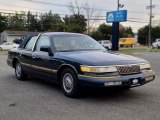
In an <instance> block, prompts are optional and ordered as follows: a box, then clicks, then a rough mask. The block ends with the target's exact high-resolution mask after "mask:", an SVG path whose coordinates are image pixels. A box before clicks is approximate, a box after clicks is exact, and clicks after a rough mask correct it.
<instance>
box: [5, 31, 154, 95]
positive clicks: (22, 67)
mask: <svg viewBox="0 0 160 120" xmlns="http://www.w3.org/2000/svg"><path fill="white" fill-rule="evenodd" d="M7 63H8V65H10V66H12V67H13V68H14V69H15V74H16V77H17V79H18V80H26V78H27V76H28V75H34V76H37V77H42V78H44V79H48V78H49V79H50V80H52V81H54V82H57V83H60V84H61V87H62V90H63V92H64V94H65V95H66V96H68V97H75V96H77V95H78V92H79V90H80V89H79V88H80V86H93V87H112V86H117V87H118V86H121V87H126V88H130V87H136V86H141V85H144V84H145V83H148V82H150V81H153V80H154V78H155V75H154V72H153V71H152V69H151V66H150V64H149V62H147V61H146V60H143V59H140V58H136V57H132V56H128V55H123V54H117V53H112V52H108V51H107V50H106V49H105V48H104V47H102V46H101V45H100V44H99V43H98V42H96V41H95V40H94V39H92V38H91V37H89V36H87V35H83V34H76V33H66V32H63V33H60V32H55V33H54V32H51V33H43V34H40V35H36V34H35V35H30V36H28V37H26V39H25V40H23V42H22V43H21V45H20V46H19V48H18V49H12V50H10V51H9V54H8V59H7Z"/></svg>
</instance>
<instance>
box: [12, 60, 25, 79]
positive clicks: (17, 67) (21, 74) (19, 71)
mask: <svg viewBox="0 0 160 120" xmlns="http://www.w3.org/2000/svg"><path fill="white" fill-rule="evenodd" d="M15 74H16V77H17V79H18V80H21V81H24V80H25V79H26V78H27V74H25V73H24V71H23V69H22V66H21V64H20V62H18V61H17V62H16V64H15Z"/></svg>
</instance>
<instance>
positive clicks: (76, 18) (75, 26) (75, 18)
mask: <svg viewBox="0 0 160 120" xmlns="http://www.w3.org/2000/svg"><path fill="white" fill-rule="evenodd" d="M64 23H65V31H68V32H76V33H84V32H85V31H86V19H85V17H84V15H78V14H74V15H71V16H67V15H66V16H65V18H64Z"/></svg>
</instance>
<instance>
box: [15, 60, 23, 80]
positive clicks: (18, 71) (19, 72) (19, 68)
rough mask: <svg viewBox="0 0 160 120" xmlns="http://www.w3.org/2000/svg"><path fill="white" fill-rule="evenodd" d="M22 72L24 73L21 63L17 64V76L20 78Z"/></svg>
mask: <svg viewBox="0 0 160 120" xmlns="http://www.w3.org/2000/svg"><path fill="white" fill-rule="evenodd" d="M21 72H22V70H21V65H20V64H19V63H17V65H16V74H17V76H18V77H20V76H21Z"/></svg>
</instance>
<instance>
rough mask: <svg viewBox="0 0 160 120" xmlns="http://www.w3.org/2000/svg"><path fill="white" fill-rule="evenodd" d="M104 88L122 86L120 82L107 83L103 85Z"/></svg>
mask: <svg viewBox="0 0 160 120" xmlns="http://www.w3.org/2000/svg"><path fill="white" fill-rule="evenodd" d="M104 85H105V86H116V85H122V81H119V82H107V83H104Z"/></svg>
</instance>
